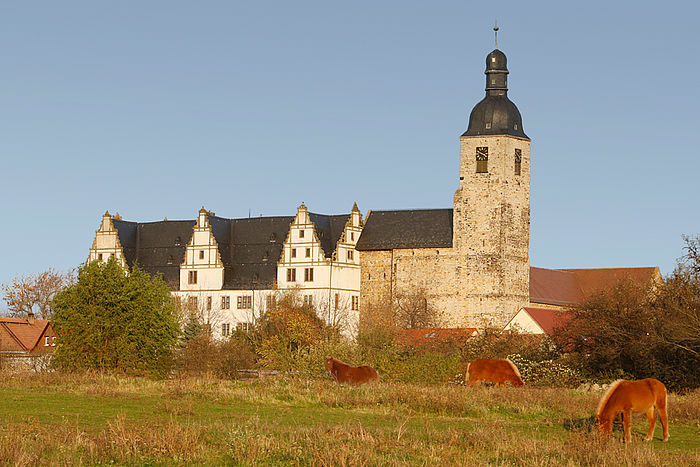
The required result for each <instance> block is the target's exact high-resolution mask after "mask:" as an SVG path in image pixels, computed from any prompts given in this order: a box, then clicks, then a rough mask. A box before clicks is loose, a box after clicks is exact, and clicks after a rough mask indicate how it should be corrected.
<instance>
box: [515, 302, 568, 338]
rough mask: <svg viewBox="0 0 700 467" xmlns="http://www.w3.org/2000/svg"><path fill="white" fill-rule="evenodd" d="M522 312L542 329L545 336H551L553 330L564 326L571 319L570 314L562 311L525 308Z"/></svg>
mask: <svg viewBox="0 0 700 467" xmlns="http://www.w3.org/2000/svg"><path fill="white" fill-rule="evenodd" d="M523 310H525V311H526V312H527V314H528V315H530V317H531V318H532V319H533V320H534V321H535V322H536V323H537V325H538V326H539V327H541V328H542V330H543V331H544V332H545V334H552V331H553V330H554V328H558V327H563V326H566V324H567V323H569V322H570V321H571V319H572V318H573V314H572V313H570V312H568V311H563V310H552V309H548V308H533V307H525V308H523Z"/></svg>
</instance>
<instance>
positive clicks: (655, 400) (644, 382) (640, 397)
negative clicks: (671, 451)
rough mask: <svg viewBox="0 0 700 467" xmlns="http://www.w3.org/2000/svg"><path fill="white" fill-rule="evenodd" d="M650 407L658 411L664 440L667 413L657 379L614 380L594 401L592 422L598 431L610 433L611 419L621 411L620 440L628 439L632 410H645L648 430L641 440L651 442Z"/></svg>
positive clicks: (653, 421)
mask: <svg viewBox="0 0 700 467" xmlns="http://www.w3.org/2000/svg"><path fill="white" fill-rule="evenodd" d="M654 407H656V409H657V410H658V411H659V416H660V417H661V426H662V427H663V429H664V438H663V439H664V441H668V416H667V414H666V386H664V383H662V382H661V381H659V380H658V379H653V378H648V379H641V380H639V381H625V380H621V379H620V380H617V381H615V382H614V383H612V384H611V385H610V387H609V388H608V390H607V391H606V392H605V394H603V398H602V399H601V400H600V403H599V404H598V411H597V412H596V416H595V418H596V421H597V422H598V427H599V428H600V431H602V432H603V433H605V434H610V432H611V431H612V421H613V419H614V418H615V417H616V416H617V414H618V413H620V412H622V425H623V427H624V440H625V442H629V441H630V439H631V437H632V436H631V433H630V421H631V419H632V412H646V414H647V418H648V419H649V431H648V432H647V435H646V437H645V438H644V441H651V439H652V438H653V436H654V427H655V426H656V415H655V413H654Z"/></svg>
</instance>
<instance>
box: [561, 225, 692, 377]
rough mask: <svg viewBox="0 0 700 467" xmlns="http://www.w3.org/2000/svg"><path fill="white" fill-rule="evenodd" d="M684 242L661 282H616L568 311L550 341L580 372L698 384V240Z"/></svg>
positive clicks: (593, 374) (689, 239)
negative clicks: (565, 321) (677, 259)
mask: <svg viewBox="0 0 700 467" xmlns="http://www.w3.org/2000/svg"><path fill="white" fill-rule="evenodd" d="M685 241H686V247H685V249H686V252H687V254H686V255H685V256H684V257H683V258H682V259H681V260H680V262H679V263H678V266H677V267H676V269H675V270H674V272H673V273H672V274H671V275H669V276H668V277H667V278H666V279H665V281H664V282H663V283H662V284H660V285H655V284H645V285H640V284H638V283H634V282H632V281H629V280H628V281H621V282H619V283H617V284H614V285H612V286H611V287H610V288H609V289H607V290H603V291H602V292H601V293H599V294H598V295H596V296H594V297H591V298H590V299H589V300H587V301H586V302H585V303H582V304H581V305H580V306H577V307H575V308H573V309H572V310H571V312H572V313H573V317H574V318H573V320H572V321H571V322H570V323H569V324H567V326H566V327H564V328H562V329H559V330H557V331H556V334H555V340H556V341H557V343H558V344H559V346H560V347H561V348H562V349H565V350H567V351H569V352H570V354H571V355H572V357H574V359H575V360H576V361H578V365H579V368H580V370H581V371H582V372H584V373H586V374H588V375H590V376H594V377H596V376H598V377H599V376H603V375H615V374H619V372H620V371H623V372H625V373H627V374H629V375H631V376H633V377H635V378H657V379H660V380H661V381H663V382H664V383H665V384H667V385H668V386H670V387H671V388H673V389H689V388H696V387H700V258H698V255H697V251H698V243H699V240H698V238H694V239H691V238H686V239H685Z"/></svg>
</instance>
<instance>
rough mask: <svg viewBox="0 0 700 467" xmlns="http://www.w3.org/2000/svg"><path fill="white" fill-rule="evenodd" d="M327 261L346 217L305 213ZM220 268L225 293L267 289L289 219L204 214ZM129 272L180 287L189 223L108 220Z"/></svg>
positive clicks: (348, 215) (189, 230)
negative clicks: (137, 270)
mask: <svg viewBox="0 0 700 467" xmlns="http://www.w3.org/2000/svg"><path fill="white" fill-rule="evenodd" d="M309 216H310V218H311V220H312V222H314V225H315V227H316V233H317V235H318V237H319V240H320V242H321V247H322V248H323V250H324V252H325V254H326V257H328V258H330V257H331V255H332V254H333V252H334V251H335V249H336V246H337V244H338V241H339V240H340V238H341V236H342V234H343V231H344V229H345V224H346V223H347V221H348V219H349V218H350V214H341V215H332V216H327V215H323V214H313V213H309ZM208 219H209V225H210V226H211V231H212V235H214V238H215V239H216V242H217V244H218V248H219V255H220V256H221V261H222V262H223V264H224V289H234V290H235V289H239V290H240V289H252V288H256V289H270V288H272V286H273V285H274V283H275V281H276V280H277V262H278V261H279V259H280V257H281V255H282V248H283V245H284V240H285V239H286V237H287V233H288V232H289V226H290V224H291V223H292V222H293V221H294V216H277V217H252V218H242V219H227V218H224V217H218V216H215V215H214V214H211V213H210V214H209V215H208ZM112 222H113V224H114V227H115V229H116V230H117V235H118V236H119V241H120V243H121V245H122V249H123V251H124V258H125V260H126V263H127V265H128V266H129V267H132V266H133V265H134V264H138V265H139V267H140V268H141V269H143V270H144V271H146V272H148V273H149V274H157V273H160V274H162V275H163V278H164V280H165V282H166V283H167V284H168V285H169V286H170V287H171V288H173V289H178V288H179V285H180V264H181V263H182V261H183V259H184V257H185V249H186V247H187V244H188V243H189V241H190V238H191V237H192V229H193V227H194V225H195V223H196V222H195V221H194V220H177V221H168V220H166V221H159V222H143V223H139V222H130V221H124V220H119V219H113V220H112Z"/></svg>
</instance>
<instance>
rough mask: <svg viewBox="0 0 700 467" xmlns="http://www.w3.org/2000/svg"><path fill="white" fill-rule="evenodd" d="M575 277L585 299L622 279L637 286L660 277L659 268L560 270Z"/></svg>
mask: <svg viewBox="0 0 700 467" xmlns="http://www.w3.org/2000/svg"><path fill="white" fill-rule="evenodd" d="M562 271H567V272H571V273H573V274H575V275H576V279H578V283H579V285H580V286H581V290H582V291H583V294H584V295H585V297H586V298H589V297H591V296H592V295H595V294H596V293H598V292H600V291H601V290H603V289H605V288H606V287H610V286H612V285H615V283H616V282H619V281H621V280H624V279H630V280H632V281H633V282H636V283H638V284H644V285H646V284H649V283H650V282H651V281H652V280H653V279H654V277H655V276H657V275H658V276H660V275H661V273H660V272H659V268H656V267H653V268H604V269H601V268H599V269H562Z"/></svg>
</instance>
